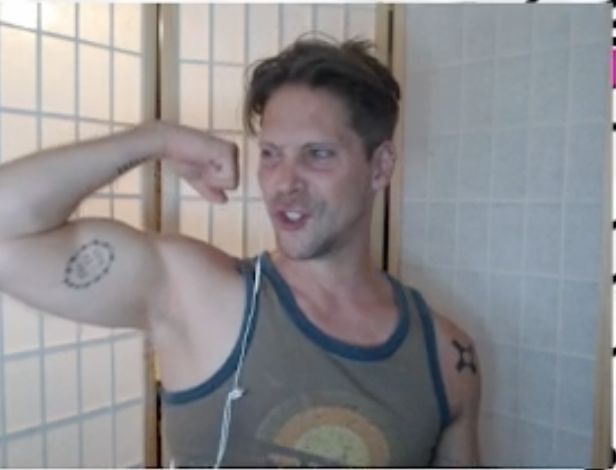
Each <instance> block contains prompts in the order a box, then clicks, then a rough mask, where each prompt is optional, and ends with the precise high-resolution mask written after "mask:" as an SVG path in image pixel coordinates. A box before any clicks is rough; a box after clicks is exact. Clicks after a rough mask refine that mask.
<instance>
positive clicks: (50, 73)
mask: <svg viewBox="0 0 616 470" xmlns="http://www.w3.org/2000/svg"><path fill="white" fill-rule="evenodd" d="M42 44H43V52H42V54H43V57H42V59H43V70H42V74H41V77H42V84H41V85H42V90H41V91H42V106H43V111H46V112H51V113H64V114H73V113H74V112H75V74H74V73H73V72H72V71H73V70H75V45H74V43H73V42H72V41H65V40H63V39H55V38H48V37H44V38H43V39H42Z"/></svg>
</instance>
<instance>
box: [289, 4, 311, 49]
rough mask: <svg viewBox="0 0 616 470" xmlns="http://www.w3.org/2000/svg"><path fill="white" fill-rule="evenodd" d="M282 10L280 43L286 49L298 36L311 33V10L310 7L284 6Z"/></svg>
mask: <svg viewBox="0 0 616 470" xmlns="http://www.w3.org/2000/svg"><path fill="white" fill-rule="evenodd" d="M282 9H283V24H282V31H283V35H282V41H283V47H286V46H288V45H289V44H291V43H292V42H293V41H295V40H296V39H297V38H298V37H299V36H300V35H302V34H304V33H306V32H309V31H312V29H313V28H312V8H311V6H310V5H292V4H285V5H284V6H283V7H282Z"/></svg>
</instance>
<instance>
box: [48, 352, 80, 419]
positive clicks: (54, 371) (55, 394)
mask: <svg viewBox="0 0 616 470" xmlns="http://www.w3.org/2000/svg"><path fill="white" fill-rule="evenodd" d="M78 387H79V384H78V383H77V352H76V350H75V349H70V350H68V351H60V352H56V353H47V354H46V355H45V408H46V416H47V422H50V421H55V420H58V419H61V418H68V417H69V416H74V415H76V414H77V389H78Z"/></svg>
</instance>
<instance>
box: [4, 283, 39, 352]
mask: <svg viewBox="0 0 616 470" xmlns="http://www.w3.org/2000/svg"><path fill="white" fill-rule="evenodd" d="M2 299H3V303H2V305H3V307H2V311H3V317H4V328H3V333H4V353H5V354H10V353H16V352H22V351H31V350H33V349H37V348H38V347H39V317H40V315H39V312H38V311H37V310H35V309H34V308H32V307H30V306H29V305H27V304H25V303H24V302H21V301H19V300H17V299H15V298H14V297H11V296H9V295H4V296H3V297H2Z"/></svg>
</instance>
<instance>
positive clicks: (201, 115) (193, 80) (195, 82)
mask: <svg viewBox="0 0 616 470" xmlns="http://www.w3.org/2000/svg"><path fill="white" fill-rule="evenodd" d="M208 109H209V76H208V67H207V65H202V64H182V65H181V66H180V123H181V124H185V125H188V126H191V127H196V128H198V129H203V130H205V129H207V128H208V127H209V125H210V122H209V111H208Z"/></svg>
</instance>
